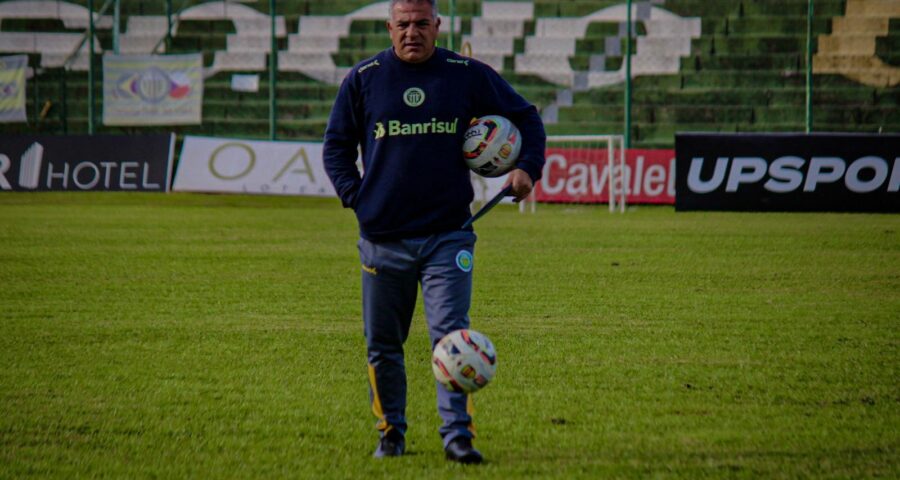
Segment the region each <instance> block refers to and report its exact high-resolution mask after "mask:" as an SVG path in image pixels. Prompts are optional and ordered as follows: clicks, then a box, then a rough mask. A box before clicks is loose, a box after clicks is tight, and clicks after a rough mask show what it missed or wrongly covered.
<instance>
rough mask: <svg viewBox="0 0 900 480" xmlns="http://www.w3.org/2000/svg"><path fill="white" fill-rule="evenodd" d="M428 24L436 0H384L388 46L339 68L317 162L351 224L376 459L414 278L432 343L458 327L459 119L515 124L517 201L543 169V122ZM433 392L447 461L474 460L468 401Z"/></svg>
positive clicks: (462, 318)
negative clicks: (352, 215) (440, 40)
mask: <svg viewBox="0 0 900 480" xmlns="http://www.w3.org/2000/svg"><path fill="white" fill-rule="evenodd" d="M439 27H440V19H439V18H438V14H437V6H436V5H435V0H392V1H391V4H390V19H389V20H388V21H387V30H388V32H389V33H390V37H391V44H392V47H391V48H389V49H387V50H385V51H383V52H381V53H379V54H378V55H375V56H374V57H372V58H369V59H367V60H364V61H362V62H360V63H359V64H358V65H356V66H355V67H354V68H353V69H352V70H351V71H350V73H349V74H348V75H347V77H346V78H345V79H344V82H343V84H342V85H341V88H340V91H339V93H338V96H337V98H336V100H335V103H334V108H333V109H332V112H331V118H330V119H329V121H328V127H327V129H326V132H325V147H324V154H323V155H324V161H325V169H326V171H327V172H328V176H329V178H330V179H331V182H332V183H333V184H334V187H335V190H336V191H337V193H338V195H339V196H340V198H341V202H342V203H343V205H344V206H345V207H349V208H352V209H353V210H354V211H355V212H356V217H357V220H358V222H359V230H360V237H361V238H360V240H359V244H358V246H359V255H360V260H361V261H362V296H363V323H364V331H365V336H366V347H367V352H368V362H369V386H370V399H371V403H372V411H373V412H374V413H375V415H376V417H378V421H377V423H376V428H377V429H378V430H379V431H380V437H379V442H378V446H377V448H376V450H375V457H379V458H380V457H386V456H399V455H402V454H403V453H404V451H405V438H404V435H405V433H406V427H407V424H406V416H405V410H406V372H405V368H404V358H403V344H404V342H405V341H406V338H407V336H408V334H409V327H410V322H411V321H412V313H413V308H414V307H415V303H416V294H417V288H418V284H421V286H422V296H423V299H424V304H425V314H426V317H427V322H428V332H429V336H430V337H431V345H432V348H433V347H434V345H435V344H436V343H437V342H438V341H439V340H440V339H441V338H442V337H443V336H444V335H446V334H447V333H450V332H452V331H454V330H458V329H462V328H468V327H469V316H468V312H469V305H470V302H471V297H472V266H473V263H472V254H473V251H474V246H475V234H474V233H473V232H472V231H471V229H468V230H462V229H461V227H462V225H463V223H465V222H466V220H468V219H469V218H470V216H471V212H470V211H469V204H470V203H471V201H472V198H473V190H472V185H471V182H470V178H469V170H468V168H467V167H466V164H465V162H464V160H463V158H462V144H463V134H464V133H465V130H466V127H467V125H468V124H469V121H470V120H472V119H473V118H476V117H481V116H484V115H489V114H496V115H502V116H505V117H507V118H509V119H510V120H512V121H513V123H515V124H516V125H517V126H518V127H519V130H520V132H521V135H522V139H523V146H522V150H521V153H520V156H519V160H518V162H517V164H516V166H517V168H516V169H514V170H513V171H512V172H510V174H509V179H508V183H509V184H510V185H511V186H512V193H513V195H514V196H515V199H516V200H517V201H519V200H522V199H524V198H526V197H527V196H528V194H529V193H530V192H531V190H532V187H533V185H534V182H536V181H537V180H538V179H539V178H540V176H541V169H542V168H543V164H544V145H545V135H544V127H543V124H542V123H541V119H540V116H539V115H538V113H537V110H536V109H535V107H534V106H533V105H531V104H529V103H528V102H527V101H525V99H523V98H522V97H521V96H520V95H518V94H517V93H516V92H515V91H514V90H513V89H512V88H511V87H510V86H509V84H508V83H506V81H504V80H503V79H502V78H501V77H500V76H499V75H497V73H496V72H494V71H493V70H492V69H491V68H490V67H487V66H485V65H484V64H482V63H480V62H477V61H475V60H472V59H469V58H466V57H461V56H459V55H457V54H455V53H453V52H450V51H447V50H444V49H440V48H436V47H435V40H436V39H437V36H438V29H439ZM358 147H360V148H361V150H362V162H363V171H364V174H363V175H362V177H360V173H359V170H358V169H357V166H356V158H357V148H358ZM437 397H438V399H437V404H438V412H439V413H440V416H441V418H442V420H443V425H442V426H441V427H440V429H439V433H440V434H441V436H442V438H443V445H444V450H445V452H446V456H447V458H448V459H449V460H452V461H457V462H461V463H480V462H481V461H482V456H481V453H479V452H478V450H476V449H475V448H474V447H473V446H472V438H473V437H474V427H473V425H472V416H471V411H472V410H471V399H470V398H469V396H468V395H466V394H464V393H454V392H450V391H448V390H446V389H445V388H444V387H443V386H441V385H439V384H437Z"/></svg>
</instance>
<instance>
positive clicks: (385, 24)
mask: <svg viewBox="0 0 900 480" xmlns="http://www.w3.org/2000/svg"><path fill="white" fill-rule="evenodd" d="M384 26H385V28H387V31H388V32H390V31H391V21H390V20H385V21H384Z"/></svg>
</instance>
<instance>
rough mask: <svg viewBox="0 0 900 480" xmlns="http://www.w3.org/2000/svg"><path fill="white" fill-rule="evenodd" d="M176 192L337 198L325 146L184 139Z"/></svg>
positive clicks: (197, 138)
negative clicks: (327, 168)
mask: <svg viewBox="0 0 900 480" xmlns="http://www.w3.org/2000/svg"><path fill="white" fill-rule="evenodd" d="M172 189H173V190H175V191H182V192H223V193H263V194H270V195H312V196H321V197H335V196H337V195H336V194H335V192H334V187H332V185H331V182H330V181H329V180H328V176H327V175H326V174H325V167H324V164H323V162H322V143H320V142H270V141H257V140H239V139H228V138H210V137H194V136H186V137H184V145H183V146H182V148H181V158H180V160H179V162H178V171H177V173H176V174H175V183H174V185H173V188H172Z"/></svg>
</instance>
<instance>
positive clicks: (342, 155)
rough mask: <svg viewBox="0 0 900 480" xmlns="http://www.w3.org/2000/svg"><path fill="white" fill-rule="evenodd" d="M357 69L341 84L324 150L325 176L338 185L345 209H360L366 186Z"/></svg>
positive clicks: (327, 128) (326, 131)
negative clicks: (359, 198) (359, 163)
mask: <svg viewBox="0 0 900 480" xmlns="http://www.w3.org/2000/svg"><path fill="white" fill-rule="evenodd" d="M357 78H358V77H357V75H356V70H355V69H354V70H352V71H351V72H350V73H349V74H348V75H347V76H346V77H345V78H344V81H343V83H342V84H341V88H340V90H339V91H338V94H337V98H336V99H335V101H334V106H333V107H332V108H331V115H330V116H329V118H328V126H327V127H326V129H325V143H324V146H323V149H322V160H323V163H324V164H325V173H327V174H328V178H329V179H330V180H331V184H332V185H334V189H335V191H336V192H337V194H338V197H340V199H341V203H342V204H343V206H344V207H345V208H354V209H355V208H356V201H357V194H358V193H359V187H360V185H361V184H362V178H361V177H360V174H359V169H358V168H357V167H356V159H357V158H358V156H359V155H358V147H359V144H360V139H361V138H362V137H363V133H362V132H361V129H362V128H364V126H363V124H362V121H361V118H362V114H361V112H359V111H358V109H357V105H360V104H361V103H362V102H361V101H360V98H359V88H358V85H356V83H355V80H356V79H357Z"/></svg>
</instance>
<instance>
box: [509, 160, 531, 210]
mask: <svg viewBox="0 0 900 480" xmlns="http://www.w3.org/2000/svg"><path fill="white" fill-rule="evenodd" d="M506 185H510V186H512V190H511V191H510V193H511V194H512V196H513V197H515V200H514V201H516V202H521V201H522V200H525V199H526V198H528V195H529V194H531V190H532V189H533V188H534V183H532V181H531V177H530V176H529V175H528V173H526V172H525V170H522V169H519V168H516V169H513V171H511V172H509V177H508V178H507V179H506ZM504 187H505V186H504Z"/></svg>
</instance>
